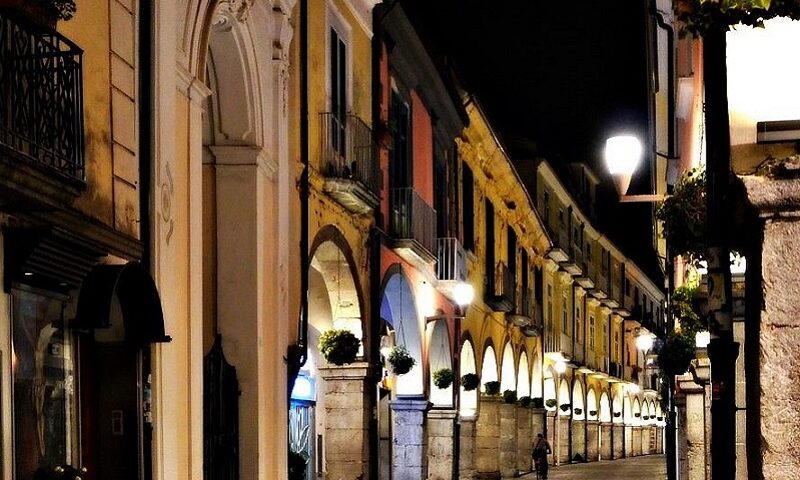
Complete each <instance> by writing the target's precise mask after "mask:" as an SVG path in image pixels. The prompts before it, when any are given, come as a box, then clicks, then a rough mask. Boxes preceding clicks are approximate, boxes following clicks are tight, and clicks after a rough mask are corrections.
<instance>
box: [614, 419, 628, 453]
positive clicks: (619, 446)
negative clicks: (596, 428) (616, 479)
mask: <svg viewBox="0 0 800 480" xmlns="http://www.w3.org/2000/svg"><path fill="white" fill-rule="evenodd" d="M612 434H613V436H614V442H613V443H614V452H613V453H614V458H623V457H624V456H625V437H624V435H625V427H623V426H622V424H621V423H615V424H614V426H613V427H612Z"/></svg>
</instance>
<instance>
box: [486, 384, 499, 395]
mask: <svg viewBox="0 0 800 480" xmlns="http://www.w3.org/2000/svg"><path fill="white" fill-rule="evenodd" d="M483 393H485V394H486V395H488V396H490V397H494V396H497V395H499V394H500V382H498V381H492V382H486V383H484V384H483Z"/></svg>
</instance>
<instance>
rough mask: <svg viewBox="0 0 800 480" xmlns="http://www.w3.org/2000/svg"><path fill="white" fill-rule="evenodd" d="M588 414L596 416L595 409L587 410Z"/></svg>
mask: <svg viewBox="0 0 800 480" xmlns="http://www.w3.org/2000/svg"><path fill="white" fill-rule="evenodd" d="M589 416H590V417H596V416H597V410H589Z"/></svg>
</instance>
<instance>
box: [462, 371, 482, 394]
mask: <svg viewBox="0 0 800 480" xmlns="http://www.w3.org/2000/svg"><path fill="white" fill-rule="evenodd" d="M480 384H481V380H480V378H478V375H477V374H475V373H466V374H464V375H462V376H461V387H462V388H464V391H467V392H471V391H472V390H475V389H476V388H478V385H480Z"/></svg>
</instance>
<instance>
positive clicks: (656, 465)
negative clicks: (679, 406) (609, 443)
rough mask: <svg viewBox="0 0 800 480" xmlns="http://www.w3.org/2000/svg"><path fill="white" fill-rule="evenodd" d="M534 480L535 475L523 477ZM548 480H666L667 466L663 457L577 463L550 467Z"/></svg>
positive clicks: (654, 456)
mask: <svg viewBox="0 0 800 480" xmlns="http://www.w3.org/2000/svg"><path fill="white" fill-rule="evenodd" d="M520 478H523V479H525V480H535V479H536V475H534V474H530V475H525V476H523V477H520ZM547 478H548V480H567V479H573V480H578V479H580V480H584V479H585V480H594V479H600V480H607V479H614V480H663V479H666V478H667V464H666V461H665V459H664V455H647V456H643V457H634V458H624V459H621V460H610V461H603V462H592V463H578V464H573V465H562V466H560V467H550V475H548V477H547Z"/></svg>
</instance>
